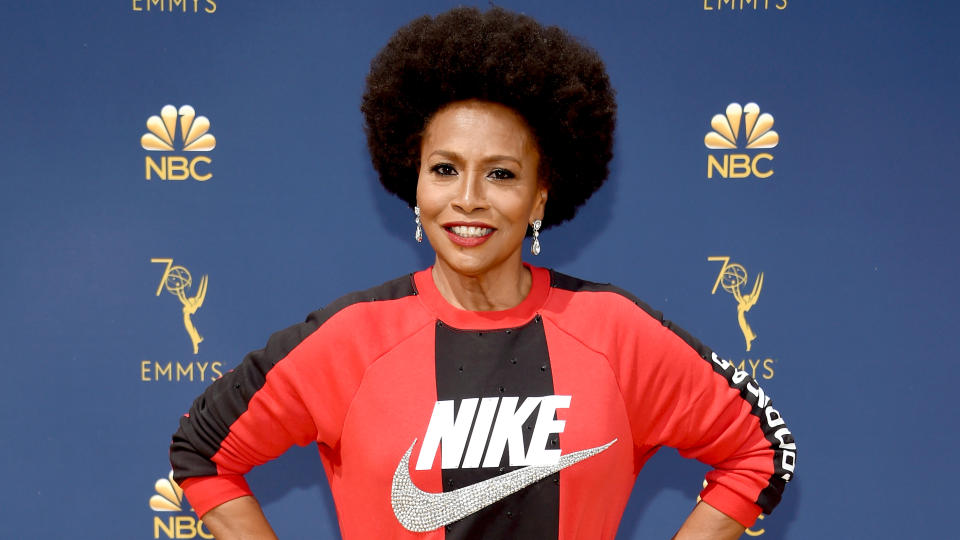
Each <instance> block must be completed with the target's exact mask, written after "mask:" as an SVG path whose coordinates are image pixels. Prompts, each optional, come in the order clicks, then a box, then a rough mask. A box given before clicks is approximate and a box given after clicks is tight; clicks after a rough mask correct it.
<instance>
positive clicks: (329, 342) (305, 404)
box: [170, 276, 432, 516]
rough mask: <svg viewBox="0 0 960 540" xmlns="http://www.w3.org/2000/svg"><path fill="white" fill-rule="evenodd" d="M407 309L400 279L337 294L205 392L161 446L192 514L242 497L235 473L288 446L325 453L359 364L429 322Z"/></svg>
mask: <svg viewBox="0 0 960 540" xmlns="http://www.w3.org/2000/svg"><path fill="white" fill-rule="evenodd" d="M388 300H390V302H387V301H388ZM387 305H389V306H393V307H392V308H387V307H386V306H387ZM411 305H419V304H418V302H417V300H416V296H414V288H413V282H412V280H411V278H410V277H409V276H405V277H402V278H399V279H396V280H393V281H390V282H387V283H384V284H383V285H380V286H378V287H375V288H373V289H369V290H367V291H361V292H357V293H352V294H350V295H347V296H344V297H342V298H340V299H339V300H337V301H335V302H333V303H331V304H330V305H329V306H327V307H326V308H324V309H322V310H320V311H316V312H314V313H312V314H310V316H309V317H308V318H307V320H306V321H305V322H303V323H301V324H298V325H295V326H292V327H290V328H288V329H286V330H283V331H281V332H277V333H276V334H274V335H273V336H271V337H270V340H269V341H268V342H267V346H266V347H265V348H264V349H262V350H259V351H255V352H252V353H250V354H248V355H247V356H246V358H244V360H243V362H241V363H240V365H239V366H238V367H237V368H236V369H234V370H232V371H230V372H229V373H226V374H225V375H224V376H223V377H221V378H220V379H218V380H217V381H216V382H214V383H213V384H212V385H211V386H210V387H209V388H207V390H206V391H205V392H204V393H203V394H202V395H201V396H200V397H198V398H197V399H196V400H195V401H194V403H193V406H192V407H191V408H190V413H189V414H187V415H185V416H184V417H183V418H181V419H180V429H179V430H177V432H176V433H175V434H174V436H173V442H172V444H171V446H170V463H171V465H172V466H173V473H174V480H175V481H176V482H177V483H178V484H180V485H181V486H182V487H183V489H184V493H185V494H186V496H187V498H188V500H189V501H190V503H191V504H192V505H193V507H194V509H195V510H196V512H197V514H199V515H200V516H203V514H205V513H206V512H207V511H209V510H210V509H211V508H214V507H215V506H217V505H219V504H222V503H224V502H226V501H229V500H231V499H235V498H237V497H241V496H243V495H249V494H250V489H249V487H248V486H247V483H246V481H245V480H244V479H243V475H244V474H245V473H246V472H247V471H249V470H250V469H251V468H253V467H254V466H256V465H260V464H262V463H265V462H267V461H269V460H271V459H273V458H275V457H277V456H279V455H280V454H282V453H284V452H285V451H286V450H287V449H288V448H289V447H290V446H292V445H294V444H297V445H301V446H303V445H306V444H309V443H311V442H314V441H316V442H317V443H318V444H323V445H327V446H329V447H335V446H336V445H337V444H338V442H339V440H340V436H341V431H342V428H343V421H344V418H345V417H346V415H347V411H348V410H349V407H350V404H351V402H352V399H353V396H354V394H355V392H356V389H357V387H358V386H359V384H360V382H361V380H362V378H363V374H364V372H365V369H366V367H367V365H368V363H369V362H370V361H372V359H375V358H377V357H378V356H379V355H380V354H382V353H383V352H384V351H385V350H387V349H388V348H389V347H391V346H392V345H393V344H395V343H397V342H399V341H401V340H402V339H405V338H406V337H407V336H409V335H411V334H412V333H413V332H415V331H416V329H417V328H419V327H420V326H423V325H424V324H426V323H427V321H428V320H432V319H428V318H427V317H426V315H425V314H424V313H422V312H419V311H411V309H410V308H409V306H411ZM374 330H375V331H374Z"/></svg>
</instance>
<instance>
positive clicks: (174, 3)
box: [132, 0, 217, 13]
mask: <svg viewBox="0 0 960 540" xmlns="http://www.w3.org/2000/svg"><path fill="white" fill-rule="evenodd" d="M132 1H133V11H143V12H160V13H214V12H216V11H217V3H216V1H215V0H132Z"/></svg>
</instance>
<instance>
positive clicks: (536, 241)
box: [530, 219, 542, 255]
mask: <svg viewBox="0 0 960 540" xmlns="http://www.w3.org/2000/svg"><path fill="white" fill-rule="evenodd" d="M540 225H542V223H541V222H540V220H539V219H535V220H534V221H533V244H531V245H530V253H533V254H534V255H539V254H540Z"/></svg>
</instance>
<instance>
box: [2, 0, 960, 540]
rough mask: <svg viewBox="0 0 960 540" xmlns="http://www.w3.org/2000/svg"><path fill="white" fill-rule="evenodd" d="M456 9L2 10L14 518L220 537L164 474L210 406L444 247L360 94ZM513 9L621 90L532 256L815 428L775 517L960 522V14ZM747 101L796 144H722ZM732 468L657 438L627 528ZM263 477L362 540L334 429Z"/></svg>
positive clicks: (852, 531)
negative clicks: (249, 355)
mask: <svg viewBox="0 0 960 540" xmlns="http://www.w3.org/2000/svg"><path fill="white" fill-rule="evenodd" d="M468 3H473V2H468ZM477 4H478V5H481V6H483V5H486V4H485V3H483V2H477ZM453 5H454V4H453V3H451V2H441V1H435V2H428V1H412V2H389V1H385V0H361V1H355V2H351V3H345V2H336V3H334V2H311V1H305V0H301V1H294V0H290V1H283V2H262V1H261V2H257V1H253V0H217V1H212V0H198V1H194V0H187V1H175V2H171V1H170V0H159V1H158V0H118V1H112V2H56V1H50V0H47V1H33V2H16V3H14V2H8V3H5V4H4V5H3V9H2V12H0V44H2V50H3V53H4V54H3V60H2V61H0V104H2V108H3V114H2V115H0V138H2V140H3V145H2V147H0V148H2V149H0V153H2V157H3V160H2V166H0V178H2V187H3V195H2V196H0V226H2V232H3V234H2V235H0V253H2V258H0V287H2V291H3V294H2V298H3V300H2V302H3V306H4V309H3V310H2V312H0V328H2V330H0V332H2V339H0V352H2V357H3V359H4V364H5V369H4V373H6V378H5V384H4V389H3V392H2V393H0V422H2V425H0V427H2V431H3V439H2V460H0V463H2V473H3V480H4V484H5V486H6V487H4V488H3V489H2V490H0V493H2V494H0V508H2V509H3V515H4V517H5V519H4V529H3V533H2V534H0V536H3V537H4V538H64V537H72V538H144V539H146V538H194V537H203V536H208V535H207V532H206V530H205V529H204V528H202V527H200V526H199V525H198V523H197V521H196V518H195V515H194V514H193V513H192V512H191V511H190V509H189V505H187V504H186V503H184V502H180V501H178V500H177V493H176V492H175V491H173V490H172V488H171V487H170V486H169V484H168V482H167V481H166V480H165V478H166V476H167V473H168V471H169V465H168V463H167V446H168V444H169V439H170V434H171V433H172V432H173V430H174V429H175V428H176V423H177V419H178V417H179V416H180V415H181V414H182V413H183V412H185V410H186V408H187V407H188V405H189V403H190V401H191V400H192V399H193V397H194V396H195V395H196V394H198V393H199V392H200V391H202V389H203V388H204V387H205V386H206V385H207V384H209V382H210V381H211V380H212V379H214V378H216V377H217V376H219V375H220V374H221V373H223V372H225V371H226V370H228V369H230V368H232V367H233V366H235V365H236V364H237V363H238V362H239V360H240V359H241V357H242V356H243V354H244V353H245V352H246V351H247V350H250V349H255V348H259V347H260V346H261V345H262V344H263V343H264V341H265V339H266V337H267V336H268V335H269V333H270V332H272V331H273V330H276V329H279V328H283V327H285V326H288V325H289V324H292V323H295V322H297V321H299V320H300V319H301V318H302V317H303V316H304V315H305V314H306V313H308V312H309V311H311V310H313V309H316V308H318V307H319V306H321V305H323V304H325V303H327V302H329V301H331V300H332V299H334V298H336V297H338V296H340V295H342V294H344V293H345V292H348V291H351V290H355V289H361V288H366V287H369V286H371V285H374V284H377V283H380V282H382V281H385V280H387V279H390V278H392V277H395V276H397V275H400V274H403V273H407V272H410V271H412V270H415V269H419V268H422V267H425V266H426V265H428V264H430V262H431V254H432V251H431V250H430V248H429V247H428V246H426V245H417V244H416V243H414V242H413V240H412V235H413V215H412V213H411V212H410V211H409V210H408V209H407V208H406V206H405V205H403V204H402V203H400V202H399V201H398V200H396V199H393V198H391V197H390V196H388V195H387V194H385V192H383V191H382V189H381V188H380V187H379V185H378V184H377V182H376V177H375V174H374V172H373V170H372V168H371V166H370V164H369V159H368V156H367V154H366V148H365V142H364V137H363V131H362V121H361V117H360V113H359V99H360V95H361V92H362V87H363V79H364V76H365V74H366V71H367V69H368V66H369V61H370V59H371V58H372V57H373V55H374V54H375V53H376V52H377V51H378V49H379V48H380V47H381V46H382V45H383V44H384V43H385V42H386V40H387V38H388V37H389V36H390V34H391V33H392V32H393V31H394V30H395V29H396V28H397V27H399V26H400V25H401V24H403V23H406V22H407V21H409V20H411V19H412V18H414V17H416V16H418V15H421V14H424V13H437V12H439V11H442V10H445V9H447V8H449V7H452V6H453ZM502 5H503V6H504V7H508V8H511V9H515V10H518V11H523V12H526V13H528V14H530V15H533V16H535V17H536V18H538V19H540V20H541V21H543V22H545V23H550V24H557V25H560V26H563V27H565V28H567V29H569V30H570V31H571V32H572V33H573V34H575V35H577V36H579V37H582V38H583V39H584V40H585V41H586V42H588V43H589V44H591V45H592V46H593V47H595V48H596V49H597V50H598V51H599V53H600V54H601V56H602V57H603V58H604V59H605V60H606V62H607V65H608V68H609V71H610V75H611V78H612V81H613V84H614V86H615V88H616V90H617V95H618V100H619V105H620V109H619V115H618V130H617V141H616V157H615V159H614V163H613V168H612V174H611V178H610V181H609V182H608V184H607V185H606V186H605V187H603V188H602V190H601V191H599V192H598V193H597V194H596V195H595V197H594V198H593V199H592V200H591V201H590V202H589V203H588V205H587V206H586V207H585V208H584V209H583V211H582V212H581V214H580V216H579V217H578V218H577V219H576V220H575V221H573V222H572V223H569V224H567V225H564V226H562V227H559V228H556V229H551V230H549V231H547V232H546V233H545V234H544V235H543V236H542V244H543V254H542V255H541V256H540V257H539V258H538V259H537V260H536V261H534V262H536V263H537V264H540V265H544V266H552V267H554V268H557V269H558V270H560V271H563V272H565V273H569V274H573V275H577V276H581V277H584V278H587V279H592V280H597V281H605V282H613V283H615V284H618V285H620V286H622V287H624V288H626V289H628V290H630V291H632V292H634V293H635V294H637V295H638V296H640V297H641V298H643V299H645V300H646V301H647V302H648V303H650V304H651V305H653V306H654V307H656V308H658V309H661V310H663V311H664V312H665V313H666V314H667V316H668V317H670V318H671V319H673V320H674V321H677V322H678V323H679V324H681V325H682V326H684V327H686V328H688V329H689V330H691V331H692V333H693V334H694V335H696V336H698V337H699V338H700V339H702V340H703V341H705V342H706V343H708V344H710V345H711V346H712V347H713V348H715V349H717V350H718V351H720V352H721V353H723V354H724V355H725V356H727V357H729V358H731V359H733V360H735V361H737V362H741V361H742V362H743V365H744V366H745V367H744V369H747V370H748V371H750V372H752V373H753V374H754V375H755V376H756V377H757V378H758V379H759V380H760V382H761V383H762V384H763V386H764V388H765V390H767V392H768V393H769V394H771V395H772V396H773V397H774V398H775V403H777V405H778V408H779V409H780V410H781V411H782V412H783V413H784V415H785V417H786V418H787V419H788V422H789V425H790V427H791V429H792V430H793V432H794V434H795V435H796V438H797V440H798V443H799V447H800V457H799V462H798V469H797V474H798V475H797V478H796V480H795V481H794V482H793V483H791V485H790V486H789V487H788V490H787V492H786V496H785V498H784V502H783V503H782V504H781V506H780V507H779V508H778V509H777V511H776V512H774V514H773V515H771V516H769V517H767V518H766V519H764V520H762V521H758V523H757V525H756V526H755V527H754V528H753V529H752V530H751V531H750V532H751V534H753V535H758V534H759V535H760V536H762V537H763V538H765V539H768V540H772V539H792V540H796V539H810V538H871V539H872V538H897V539H899V538H948V537H951V536H952V535H953V534H955V532H954V531H955V527H954V526H953V525H952V522H953V518H951V515H952V512H953V511H954V509H955V507H956V505H957V502H960V501H958V497H957V496H956V495H955V494H954V493H955V492H954V490H953V478H952V473H951V471H952V465H951V463H952V462H953V459H952V458H951V457H950V456H951V455H952V454H953V453H954V451H953V449H954V447H956V445H957V444H958V442H960V437H958V435H957V432H956V429H955V427H953V428H951V427H950V426H956V422H955V421H951V420H949V418H950V417H949V412H948V411H949V410H950V407H951V405H950V403H952V400H951V399H950V398H949V396H950V395H952V392H954V391H955V386H956V384H957V383H958V382H960V378H958V368H957V363H956V361H955V359H954V355H955V353H954V350H953V348H952V346H951V345H950V343H951V342H952V340H953V338H951V337H950V336H955V335H956V334H955V333H954V332H955V329H956V328H957V326H958V325H960V317H958V315H957V314H956V312H955V311H954V309H953V308H954V305H955V304H956V302H957V300H958V297H960V295H958V285H957V280H956V279H955V278H954V277H953V273H954V272H955V271H956V268H957V266H958V263H960V257H958V255H957V251H956V248H955V247H953V248H952V247H950V246H955V244H954V241H953V240H951V239H952V238H953V237H954V236H955V234H956V233H957V232H958V226H957V219H956V217H955V215H954V213H955V207H956V206H957V204H958V202H960V197H958V195H960V188H958V187H957V180H958V178H957V173H956V170H955V167H954V163H953V158H954V157H956V155H957V151H956V149H957V147H958V143H960V136H958V130H957V126H958V125H960V111H958V106H957V102H956V96H957V95H958V94H960V88H958V86H960V85H958V82H960V65H958V64H960V62H958V59H960V54H958V53H960V46H958V43H957V39H956V36H955V32H956V27H957V22H958V15H960V7H958V4H956V3H955V2H948V1H945V0H944V1H933V0H931V1H927V2H912V3H904V2H885V3H884V2H870V1H865V0H857V1H849V2H816V1H809V0H807V1H802V0H789V1H788V0H769V1H766V2H765V0H756V1H755V2H749V1H746V2H741V0H683V1H673V2H654V1H638V2H615V1H609V2H608V1H599V2H590V3H587V2H563V3H558V2H545V1H539V2H538V1H505V2H502ZM731 103H737V104H739V105H741V106H743V107H745V108H746V109H747V110H748V111H750V110H754V109H753V107H746V106H747V104H748V103H755V104H756V107H757V108H758V109H759V113H760V114H761V115H762V114H768V115H770V116H769V117H764V116H761V117H760V118H761V119H763V121H766V122H767V123H769V122H771V121H772V122H773V125H772V131H774V132H776V133H777V135H778V138H777V144H776V145H775V146H773V147H768V148H748V147H747V141H748V139H749V134H748V133H747V127H748V126H747V123H748V122H749V121H750V120H749V119H750V118H751V115H750V114H744V115H743V116H744V117H743V119H742V121H741V122H740V124H739V125H738V130H737V133H736V135H737V137H736V140H735V141H730V142H729V144H728V145H727V146H732V147H733V148H708V147H707V145H706V144H705V136H706V135H707V134H708V132H710V131H713V130H719V131H723V123H724V121H726V120H724V118H717V119H714V116H715V115H717V114H724V113H725V111H727V107H728V105H730V104H731ZM168 104H169V105H173V106H174V107H175V108H176V109H179V110H180V112H184V113H188V112H189V111H187V110H186V109H181V106H183V105H189V106H191V107H192V108H193V109H194V110H195V112H196V115H197V116H203V117H205V118H206V119H208V120H209V128H208V130H207V134H209V135H212V136H213V138H214V139H215V145H213V147H211V144H210V143H211V139H210V138H206V139H204V141H205V142H206V143H207V144H205V145H204V144H202V143H201V144H200V149H199V150H189V149H187V150H184V145H183V141H182V139H181V137H182V135H181V133H182V132H183V131H184V130H183V126H181V125H180V124H179V122H180V121H182V119H183V118H186V119H187V120H189V119H190V118H189V114H186V116H179V117H178V116H177V115H176V114H174V116H173V121H174V124H171V125H172V126H174V127H175V129H174V130H172V131H173V133H174V137H172V139H171V141H172V144H171V145H170V146H171V147H172V149H168V150H156V149H153V150H150V149H146V148H145V147H144V145H143V144H142V142H141V141H142V136H143V135H144V134H146V133H151V132H152V131H151V130H150V129H148V127H147V123H148V119H149V118H150V117H151V116H160V115H161V110H162V109H163V108H164V106H165V105H168ZM754 116H756V115H755V114H754ZM737 118H739V117H738V116H737V115H736V114H731V119H733V120H734V121H736V120H737ZM712 120H716V121H715V122H714V123H713V124H711V122H712ZM153 122H154V123H153V124H152V125H153V126H154V128H158V126H159V131H158V133H160V134H162V133H163V129H166V128H163V119H162V118H158V119H157V120H154V121H153ZM194 123H196V124H197V128H195V129H197V130H198V131H199V132H201V133H202V132H203V129H202V127H203V126H202V123H203V121H202V120H199V119H197V120H194ZM734 123H736V122H734ZM757 123H758V124H760V123H762V122H761V120H760V119H758V120H757ZM185 124H186V126H187V130H186V131H187V132H189V126H190V125H191V124H190V123H189V122H185ZM768 127H769V126H768ZM721 135H722V134H721ZM160 139H162V137H158V140H160ZM728 139H729V137H728ZM767 140H768V142H769V136H768V138H767ZM198 142H201V141H198ZM148 146H149V145H148ZM711 163H712V164H713V165H712V166H711V165H710V164H711ZM724 164H726V166H724ZM753 165H755V167H754V166H753ZM771 171H772V174H768V173H770V172H771ZM208 175H209V176H208ZM148 176H149V179H148ZM725 176H726V178H725ZM163 178H167V179H166V180H165V179H163ZM178 178H184V179H182V180H181V179H178ZM204 178H205V179H204ZM158 259H159V260H158ZM187 274H189V276H190V281H189V283H188V282H186V281H185V279H186V277H187ZM761 274H762V276H763V277H762V284H761V285H757V283H758V280H759V279H760V276H761ZM724 275H725V276H726V278H725V279H720V283H719V284H718V281H717V280H718V279H719V278H722V277H723V276H724ZM724 285H726V287H724ZM751 292H754V293H755V294H754V297H753V301H755V303H753V304H752V305H750V304H751V301H750V299H749V298H747V297H746V295H748V294H749V293H751ZM738 295H739V296H738ZM738 305H740V306H741V307H742V308H746V307H748V305H749V307H750V309H749V311H747V312H745V313H744V317H743V321H739V320H738V317H737V310H738ZM185 308H186V311H188V312H189V313H188V315H189V317H186V318H185V316H184V309H185ZM191 310H192V311H191ZM190 327H192V328H194V329H195V331H196V334H195V336H194V338H196V337H200V336H202V338H203V340H202V341H200V342H198V343H197V350H196V353H194V344H193V341H194V339H193V338H191V335H190ZM750 332H753V333H755V334H756V336H757V337H756V339H755V340H753V341H752V342H750V348H749V350H747V343H748V341H747V339H746V337H747V336H748V335H749V333H750ZM704 472H705V468H704V466H703V465H701V464H699V463H696V462H686V461H684V460H681V459H680V458H679V457H677V455H676V453H675V452H673V451H670V450H665V451H662V452H661V453H660V454H658V456H656V457H655V458H654V459H653V460H652V461H651V463H650V464H649V465H648V466H647V468H646V469H645V470H644V471H643V472H642V473H641V475H640V478H639V480H638V483H637V486H636V488H635V490H634V494H633V497H632V499H631V501H630V504H629V507H628V509H627V512H626V514H625V516H624V519H623V523H622V525H621V528H620V535H619V537H620V538H624V539H640V538H668V537H669V536H670V535H671V534H673V532H674V531H675V530H676V528H677V527H678V526H679V524H680V523H681V521H682V519H683V517H684V516H685V515H686V513H687V512H689V510H690V508H691V507H692V505H693V504H694V501H695V498H696V494H697V492H698V491H699V489H700V483H701V480H702V475H703V473H704ZM250 480H251V484H252V485H253V487H254V490H255V491H256V493H257V494H258V497H259V498H260V499H261V501H262V502H263V503H264V505H265V510H266V512H267V514H268V517H270V519H271V520H272V522H273V523H274V525H275V527H276V529H277V531H278V533H279V534H280V536H281V537H282V538H306V537H311V538H337V537H338V533H337V528H336V517H335V512H334V510H333V506H332V503H331V500H330V495H329V491H328V489H327V487H326V482H325V480H324V477H323V471H322V468H321V466H320V463H319V459H318V458H317V456H316V449H315V448H314V447H311V448H304V449H301V448H295V449H293V450H292V451H291V452H289V453H288V454H287V455H285V456H284V457H282V458H281V459H279V460H278V461H276V462H274V463H271V464H269V465H266V466H264V467H262V468H260V469H258V470H255V471H254V472H252V473H251V474H250ZM164 495H166V497H164ZM164 500H166V503H165V502H164Z"/></svg>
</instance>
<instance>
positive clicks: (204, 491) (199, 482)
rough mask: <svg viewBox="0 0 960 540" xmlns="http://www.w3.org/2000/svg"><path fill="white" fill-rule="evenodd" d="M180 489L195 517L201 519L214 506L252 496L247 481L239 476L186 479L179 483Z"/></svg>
mask: <svg viewBox="0 0 960 540" xmlns="http://www.w3.org/2000/svg"><path fill="white" fill-rule="evenodd" d="M180 487H181V488H182V489H183V492H184V494H185V495H186V496H187V500H188V501H190V504H191V506H193V510H194V511H195V512H196V513H197V517H201V518H202V517H203V515H204V514H206V513H207V512H209V511H210V510H212V509H213V508H214V507H216V506H219V505H221V504H223V503H225V502H227V501H231V500H233V499H237V498H239V497H243V496H245V495H252V494H253V492H252V491H250V486H248V485H247V481H246V480H245V479H244V478H243V476H241V475H239V474H231V475H223V476H197V477H193V478H187V479H186V480H184V481H183V482H181V483H180Z"/></svg>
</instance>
